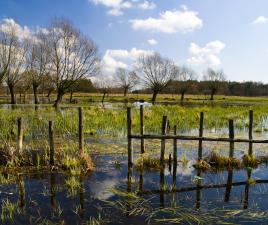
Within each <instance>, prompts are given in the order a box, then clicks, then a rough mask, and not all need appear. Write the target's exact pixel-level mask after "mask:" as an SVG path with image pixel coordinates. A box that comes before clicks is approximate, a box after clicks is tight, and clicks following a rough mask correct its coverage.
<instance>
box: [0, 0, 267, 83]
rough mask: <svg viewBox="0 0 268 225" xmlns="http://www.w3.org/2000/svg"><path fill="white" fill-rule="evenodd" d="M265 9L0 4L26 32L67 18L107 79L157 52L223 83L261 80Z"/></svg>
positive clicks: (157, 2)
mask: <svg viewBox="0 0 268 225" xmlns="http://www.w3.org/2000/svg"><path fill="white" fill-rule="evenodd" d="M267 9H268V1H267V0H254V1H253V0H235V1H234V0H1V1H0V21H1V22H0V23H2V25H3V24H4V23H5V21H7V18H9V19H13V20H14V21H16V23H18V25H19V26H20V29H21V31H22V32H23V33H24V34H26V35H27V34H29V33H31V30H34V29H37V27H45V26H47V24H48V23H49V21H50V19H51V18H54V17H65V18H68V19H70V20H71V21H73V23H74V24H75V25H76V26H77V27H79V28H80V29H81V30H82V31H83V32H84V33H86V34H88V35H89V36H90V37H91V38H92V39H93V40H94V41H95V42H96V44H97V45H98V47H99V51H100V56H101V57H102V63H103V67H104V69H103V73H104V74H107V76H110V75H111V74H112V73H113V72H114V71H115V70H116V68H117V67H124V68H130V69H131V66H132V65H133V62H134V61H135V59H136V58H137V57H138V56H139V55H140V54H149V53H150V52H153V51H158V52H160V53H161V54H162V55H164V56H167V57H169V58H171V59H173V60H174V61H175V62H176V63H178V64H179V65H183V64H186V65H189V66H191V67H192V68H193V69H195V70H196V71H197V72H198V73H199V74H202V71H204V70H205V69H206V68H207V67H215V68H223V69H224V71H225V73H226V75H227V78H228V79H229V80H237V81H244V80H254V81H263V82H266V83H268V10H267ZM9 21H10V20H9ZM27 32H28V33H27ZM200 76H201V75H200Z"/></svg>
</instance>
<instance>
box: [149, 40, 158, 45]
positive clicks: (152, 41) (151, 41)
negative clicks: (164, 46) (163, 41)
mask: <svg viewBox="0 0 268 225" xmlns="http://www.w3.org/2000/svg"><path fill="white" fill-rule="evenodd" d="M147 42H148V43H149V44H150V45H157V44H158V41H157V40H155V39H149V40H147Z"/></svg>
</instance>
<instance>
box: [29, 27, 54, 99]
mask: <svg viewBox="0 0 268 225" xmlns="http://www.w3.org/2000/svg"><path fill="white" fill-rule="evenodd" d="M27 64H28V71H27V74H28V78H29V82H30V83H31V85H32V88H33V93H34V103H35V104H39V100H38V88H39V86H40V85H41V83H42V81H43V80H44V79H45V77H46V76H47V74H48V71H49V68H50V65H51V64H50V52H49V42H48V37H47V34H46V33H45V32H43V31H42V30H40V31H39V32H38V34H37V35H36V40H35V41H32V42H31V43H30V48H29V52H28V54H27Z"/></svg>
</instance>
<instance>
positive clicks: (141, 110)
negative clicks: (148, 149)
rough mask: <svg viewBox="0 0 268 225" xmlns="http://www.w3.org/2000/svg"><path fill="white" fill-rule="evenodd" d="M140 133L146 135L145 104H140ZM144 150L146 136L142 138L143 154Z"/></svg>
mask: <svg viewBox="0 0 268 225" xmlns="http://www.w3.org/2000/svg"><path fill="white" fill-rule="evenodd" d="M140 135H141V136H142V135H144V117H143V105H140ZM144 152H145V150H144V138H141V154H143V153H144Z"/></svg>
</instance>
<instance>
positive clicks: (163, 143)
mask: <svg viewBox="0 0 268 225" xmlns="http://www.w3.org/2000/svg"><path fill="white" fill-rule="evenodd" d="M166 133H167V116H163V119H162V135H166ZM165 148H166V140H165V138H164V137H162V139H161V155H160V164H161V166H163V165H164V161H165Z"/></svg>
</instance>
